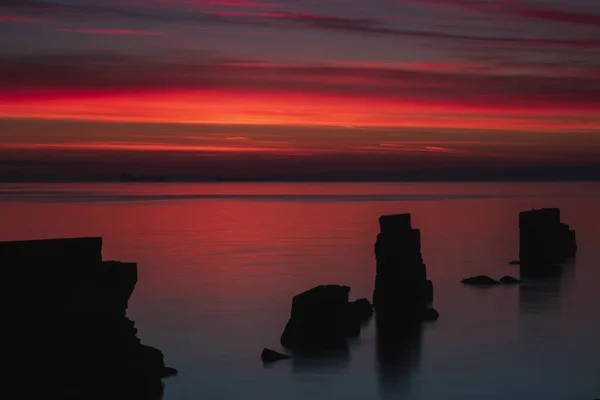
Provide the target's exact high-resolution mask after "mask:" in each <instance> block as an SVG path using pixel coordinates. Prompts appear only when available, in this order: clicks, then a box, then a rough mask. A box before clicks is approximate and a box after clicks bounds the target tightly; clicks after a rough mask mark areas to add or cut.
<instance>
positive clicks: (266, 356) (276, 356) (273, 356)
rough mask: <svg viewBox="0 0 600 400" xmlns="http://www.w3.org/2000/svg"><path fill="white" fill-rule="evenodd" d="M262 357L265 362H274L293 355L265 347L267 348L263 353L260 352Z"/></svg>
mask: <svg viewBox="0 0 600 400" xmlns="http://www.w3.org/2000/svg"><path fill="white" fill-rule="evenodd" d="M260 358H261V359H262V360H263V362H265V363H272V362H276V361H281V360H287V359H289V358H291V356H288V355H287V354H282V353H279V352H278V351H275V350H271V349H267V348H265V349H263V351H262V353H261V354H260Z"/></svg>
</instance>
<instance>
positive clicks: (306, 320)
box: [281, 285, 373, 355]
mask: <svg viewBox="0 0 600 400" xmlns="http://www.w3.org/2000/svg"><path fill="white" fill-rule="evenodd" d="M349 293H350V287H349V286H341V285H320V286H316V287H314V288H312V289H309V290H307V291H305V292H302V293H300V294H298V295H296V296H294V298H293V299H292V311H291V315H290V319H289V320H288V322H287V324H286V326H285V329H284V331H283V334H282V335H281V344H282V345H283V347H285V348H287V349H290V350H292V351H293V352H294V353H295V354H298V353H299V354H312V355H321V354H323V352H329V351H331V350H334V351H338V352H339V351H340V350H341V351H346V350H347V345H348V344H347V339H348V338H350V337H353V336H357V335H359V334H360V330H361V327H362V326H363V325H364V324H365V323H366V322H367V321H368V320H369V318H370V317H371V315H372V313H373V307H372V305H371V303H369V301H368V300H367V299H359V300H356V301H353V302H350V301H348V298H349Z"/></svg>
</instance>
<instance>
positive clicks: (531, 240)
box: [519, 208, 577, 275]
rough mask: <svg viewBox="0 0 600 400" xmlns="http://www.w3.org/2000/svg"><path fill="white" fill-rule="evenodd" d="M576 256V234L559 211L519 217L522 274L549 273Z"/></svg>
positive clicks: (554, 210)
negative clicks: (562, 219)
mask: <svg viewBox="0 0 600 400" xmlns="http://www.w3.org/2000/svg"><path fill="white" fill-rule="evenodd" d="M576 253H577V240H576V235H575V231H574V230H572V229H571V228H570V227H569V225H567V224H564V223H562V222H561V221H560V210H559V209H558V208H542V209H537V210H529V211H523V212H521V213H520V214H519V262H520V265H521V267H520V269H521V275H535V274H541V273H546V272H550V271H551V270H552V269H556V268H555V267H556V265H557V264H561V263H562V262H564V261H565V260H566V259H568V258H571V257H574V256H575V254H576Z"/></svg>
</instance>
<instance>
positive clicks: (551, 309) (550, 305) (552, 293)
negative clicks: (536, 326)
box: [519, 261, 575, 315]
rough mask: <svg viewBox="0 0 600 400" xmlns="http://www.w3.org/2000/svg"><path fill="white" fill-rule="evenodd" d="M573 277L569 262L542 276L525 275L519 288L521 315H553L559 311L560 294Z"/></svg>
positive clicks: (571, 263) (573, 270) (573, 267)
mask: <svg viewBox="0 0 600 400" xmlns="http://www.w3.org/2000/svg"><path fill="white" fill-rule="evenodd" d="M574 276H575V265H574V262H573V261H569V262H567V263H565V264H563V265H561V266H558V267H556V268H552V269H550V270H548V272H547V273H544V274H540V273H538V274H535V275H531V274H526V275H525V276H523V273H522V279H523V283H522V284H521V285H520V287H519V310H520V312H521V314H522V315H535V314H540V313H544V314H554V313H558V312H559V311H560V303H561V301H560V300H561V292H562V291H563V290H564V288H565V287H566V286H567V285H568V283H569V282H570V281H571V280H572V279H573V278H574Z"/></svg>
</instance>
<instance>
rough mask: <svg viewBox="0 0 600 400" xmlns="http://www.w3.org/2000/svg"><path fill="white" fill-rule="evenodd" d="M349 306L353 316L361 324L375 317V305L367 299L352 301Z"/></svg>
mask: <svg viewBox="0 0 600 400" xmlns="http://www.w3.org/2000/svg"><path fill="white" fill-rule="evenodd" d="M348 305H349V306H350V308H351V314H352V315H353V316H354V317H355V318H357V319H360V321H361V322H366V321H368V320H369V318H371V317H372V316H373V304H371V302H370V301H369V300H367V299H365V298H362V299H358V300H355V301H352V302H350V303H348Z"/></svg>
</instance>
